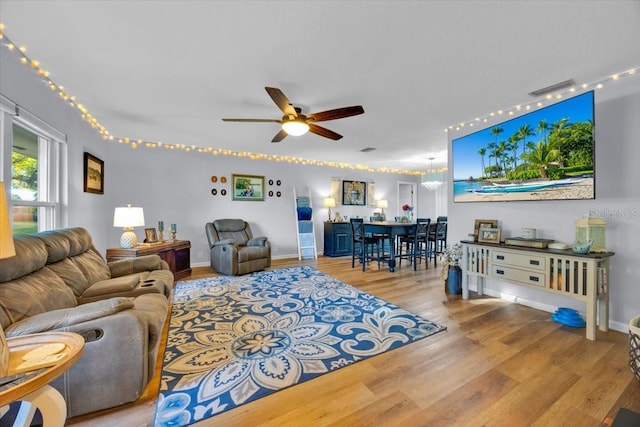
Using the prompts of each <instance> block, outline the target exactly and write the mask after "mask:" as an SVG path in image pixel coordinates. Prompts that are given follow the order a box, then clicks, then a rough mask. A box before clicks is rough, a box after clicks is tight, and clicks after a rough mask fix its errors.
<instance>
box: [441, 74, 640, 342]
mask: <svg viewBox="0 0 640 427" xmlns="http://www.w3.org/2000/svg"><path fill="white" fill-rule="evenodd" d="M595 110H596V111H595V113H596V115H595V137H596V198H595V200H577V201H539V202H492V203H489V202H484V203H453V202H452V200H453V196H452V194H451V191H452V188H451V186H449V188H448V191H449V196H450V198H449V200H450V202H449V208H448V211H449V237H450V241H457V240H462V239H464V238H466V236H467V234H468V233H470V232H472V231H473V225H474V220H475V219H476V218H489V219H498V220H499V221H500V227H501V228H502V233H503V238H504V237H510V236H519V235H520V229H521V228H522V227H533V228H536V229H537V230H538V233H539V234H541V235H539V237H541V238H549V239H555V240H556V241H561V242H567V243H571V242H573V238H574V233H575V221H576V220H577V219H578V218H581V217H583V216H586V215H592V216H593V215H595V216H599V217H602V218H604V219H605V220H606V221H607V234H606V239H607V250H609V251H612V252H615V253H616V254H615V256H613V257H612V258H611V261H610V268H611V272H610V327H612V328H614V329H617V330H621V331H627V330H628V327H627V325H628V323H629V320H630V319H631V318H632V317H634V316H636V315H638V314H640V291H639V290H638V289H639V288H638V286H639V285H640V256H639V254H640V184H639V183H640V143H639V141H640V78H638V77H630V78H628V79H627V81H620V82H617V83H615V84H612V85H610V86H605V88H604V89H601V90H598V91H596V97H595ZM460 136H463V134H462V133H459V134H455V135H450V138H458V137H460ZM449 146H451V140H449ZM449 161H450V162H451V158H450V159H449ZM487 288H488V291H487V293H489V294H491V295H495V296H503V297H505V298H514V297H515V296H518V298H517V300H518V301H520V302H522V303H524V304H527V305H531V306H535V307H537V308H541V309H546V310H548V311H553V310H555V308H556V307H560V306H568V307H572V308H575V309H577V310H579V311H581V312H583V313H584V311H585V306H584V304H581V303H579V302H577V301H574V300H573V299H570V298H565V297H557V296H555V295H551V294H548V293H545V292H542V291H537V290H534V289H531V288H526V287H523V286H516V285H511V284H507V283H504V282H498V281H488V283H487Z"/></svg>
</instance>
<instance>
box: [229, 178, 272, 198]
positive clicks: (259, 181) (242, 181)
mask: <svg viewBox="0 0 640 427" xmlns="http://www.w3.org/2000/svg"><path fill="white" fill-rule="evenodd" d="M231 177H232V178H231V186H232V188H233V197H232V200H240V201H264V176H257V175H236V174H233V175H232V176H231Z"/></svg>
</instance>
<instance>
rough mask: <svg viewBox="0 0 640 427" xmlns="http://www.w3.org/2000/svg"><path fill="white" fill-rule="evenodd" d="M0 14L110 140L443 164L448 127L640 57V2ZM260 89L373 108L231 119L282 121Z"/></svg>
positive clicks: (222, 6) (161, 5) (172, 5)
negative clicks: (303, 118)
mask: <svg viewBox="0 0 640 427" xmlns="http://www.w3.org/2000/svg"><path fill="white" fill-rule="evenodd" d="M0 21H1V22H2V23H3V24H5V29H4V32H5V34H6V36H7V37H8V38H9V39H10V40H11V41H12V42H14V43H15V44H17V45H24V46H26V48H27V49H28V50H27V55H28V56H29V57H30V58H31V59H34V60H37V61H39V62H40V64H41V65H42V67H43V68H44V69H46V70H47V71H49V72H50V73H51V79H52V80H53V81H54V82H55V83H57V84H59V85H63V86H65V89H66V90H67V91H68V93H69V94H71V95H75V96H76V97H77V100H78V102H81V103H82V104H84V105H85V106H86V107H87V109H88V111H89V113H90V114H92V115H93V116H95V117H96V118H97V119H98V121H99V122H100V124H102V125H103V126H104V127H105V128H106V129H107V130H108V131H109V132H110V133H111V134H112V135H115V136H116V137H129V138H132V139H138V138H141V139H144V140H149V141H162V142H166V143H172V144H176V143H183V144H187V145H196V146H199V147H214V148H222V149H231V150H235V151H250V152H253V153H264V154H273V155H280V156H285V155H289V156H296V157H300V158H305V159H313V160H324V161H337V162H346V163H350V164H362V165H366V166H370V167H373V168H380V167H385V166H386V167H390V168H399V169H410V170H424V169H427V168H428V167H429V160H427V159H428V158H430V157H435V159H436V160H435V161H434V166H442V165H446V161H447V154H446V150H447V133H446V132H445V131H444V129H445V128H446V127H448V126H449V125H453V124H456V123H459V122H461V121H467V120H472V119H473V118H474V117H477V116H483V115H486V114H488V113H490V112H492V111H496V110H498V109H503V108H509V107H512V106H515V105H518V104H522V103H528V102H531V101H532V98H531V97H530V96H528V95H527V94H528V93H529V92H531V91H533V90H536V89H539V88H542V87H546V86H549V85H551V84H554V83H557V82H560V81H563V80H567V79H573V80H574V81H576V82H578V83H584V82H586V83H591V82H594V81H598V80H601V79H602V78H605V77H607V76H610V75H611V74H613V73H618V72H622V71H625V70H628V69H631V68H634V67H638V66H639V65H640V42H639V40H640V1H637V0H634V1H422V2H418V1H415V2H414V1H395V2H393V1H391V2H390V1H342V2H340V1H320V2H316V1H299V2H294V1H269V2H267V1H256V2H253V1H252V2H249V1H169V0H159V1H151V0H145V1H113V0H112V1H53V0H50V1H28V0H19V1H17V0H0ZM265 86H275V87H278V88H280V89H282V91H283V92H284V93H285V94H286V95H287V96H288V97H289V99H290V100H291V101H292V103H293V104H294V105H296V106H300V107H301V108H302V110H303V113H305V112H306V113H310V112H317V111H322V110H327V109H333V108H338V107H344V106H351V105H362V106H363V107H364V110H365V113H364V115H361V116H355V117H350V118H345V119H341V120H336V121H329V122H324V123H322V125H323V126H325V127H327V128H329V129H331V130H333V131H335V132H338V133H340V134H342V135H344V138H343V139H341V140H340V141H338V142H333V141H331V140H329V139H325V138H322V137H319V136H317V135H313V134H307V135H304V136H302V137H288V138H286V139H285V140H284V141H282V142H281V143H279V144H272V143H271V142H270V141H271V139H272V138H273V136H274V135H275V134H276V133H277V132H278V130H279V129H278V125H277V124H275V123H224V122H222V120H221V118H223V117H239V118H275V119H279V118H280V117H281V115H282V114H281V112H280V111H279V110H278V108H277V107H276V106H275V104H274V103H273V102H272V101H271V99H270V98H269V96H268V95H267V93H266V92H265V90H264V87H265ZM0 89H1V88H0ZM365 147H374V148H376V150H375V151H372V152H368V153H362V152H360V151H359V150H361V149H363V148H365Z"/></svg>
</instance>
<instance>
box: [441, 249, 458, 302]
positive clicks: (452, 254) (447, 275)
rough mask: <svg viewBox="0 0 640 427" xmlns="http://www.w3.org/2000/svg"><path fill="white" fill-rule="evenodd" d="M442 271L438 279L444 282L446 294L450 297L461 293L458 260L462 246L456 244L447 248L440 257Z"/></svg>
mask: <svg viewBox="0 0 640 427" xmlns="http://www.w3.org/2000/svg"><path fill="white" fill-rule="evenodd" d="M440 259H441V261H442V270H441V272H440V278H441V279H442V280H445V282H446V284H447V289H448V292H449V293H450V294H452V295H458V294H461V293H462V269H461V268H460V260H461V259H462V245H461V244H460V243H456V244H454V245H451V246H449V247H448V248H447V249H445V250H444V252H442V254H441V255H440Z"/></svg>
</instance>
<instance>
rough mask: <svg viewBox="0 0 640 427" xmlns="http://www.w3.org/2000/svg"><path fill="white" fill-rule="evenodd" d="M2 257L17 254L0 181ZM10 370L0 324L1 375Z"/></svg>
mask: <svg viewBox="0 0 640 427" xmlns="http://www.w3.org/2000/svg"><path fill="white" fill-rule="evenodd" d="M0 187H2V191H0V259H2V258H10V257H12V256H15V254H16V250H15V247H14V246H13V231H11V221H9V209H8V206H7V196H6V194H5V189H4V184H3V183H2V182H0ZM8 370H9V347H8V346H7V341H6V340H5V338H4V331H3V330H2V325H0V377H4V376H6V375H7V371H8Z"/></svg>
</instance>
